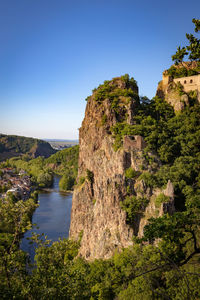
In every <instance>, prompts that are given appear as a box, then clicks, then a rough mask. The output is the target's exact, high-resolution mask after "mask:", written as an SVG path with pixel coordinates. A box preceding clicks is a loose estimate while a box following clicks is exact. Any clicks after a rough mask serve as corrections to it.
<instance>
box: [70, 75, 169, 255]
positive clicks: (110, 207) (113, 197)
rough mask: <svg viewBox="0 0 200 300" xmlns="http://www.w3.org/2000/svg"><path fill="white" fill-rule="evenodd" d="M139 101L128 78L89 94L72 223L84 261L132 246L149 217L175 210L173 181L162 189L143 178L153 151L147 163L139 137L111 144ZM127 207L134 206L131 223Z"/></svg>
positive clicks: (151, 168)
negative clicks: (79, 239) (133, 239)
mask: <svg viewBox="0 0 200 300" xmlns="http://www.w3.org/2000/svg"><path fill="white" fill-rule="evenodd" d="M138 104H139V97H138V87H137V84H136V82H135V81H134V79H133V78H131V79H129V77H127V76H122V77H120V78H114V79H113V80H111V81H106V82H104V84H103V85H100V86H99V87H98V89H95V90H94V92H93V95H92V96H90V97H88V98H87V107H86V111H85V118H84V120H83V122H82V126H81V128H80V131H79V145H80V152H79V170H78V178H77V186H76V187H75V190H74V195H73V201H72V212H71V226H70V237H71V238H75V239H78V238H79V237H80V235H81V237H82V239H81V248H80V255H82V256H84V257H85V258H86V259H94V258H109V257H110V256H111V255H112V254H113V253H114V252H115V251H116V250H117V251H119V250H120V249H121V248H123V247H127V246H129V245H131V244H132V238H133V235H138V236H142V234H143V228H144V226H145V224H146V223H147V219H148V218H149V217H151V216H158V215H161V214H163V213H165V212H171V213H172V212H173V211H174V205H173V186H172V184H171V182H168V185H167V188H166V190H164V191H161V190H159V189H153V188H152V187H149V186H148V184H147V183H145V180H143V179H142V177H141V175H142V174H144V173H145V174H146V176H147V175H148V174H150V173H152V172H154V169H156V168H157V167H158V166H159V164H160V162H159V160H158V158H157V157H156V156H155V155H154V154H152V153H150V154H149V155H151V158H152V161H153V163H152V164H151V165H150V164H149V163H148V160H147V159H146V158H145V156H144V153H143V149H144V148H145V146H146V145H145V142H144V141H143V138H142V137H141V136H128V135H126V136H124V138H123V139H122V140H121V141H118V142H120V143H119V145H120V146H118V147H117V148H116V147H115V146H116V139H115V138H114V135H113V134H112V133H113V128H115V130H117V128H118V127H117V126H119V128H120V126H121V125H122V124H134V116H135V113H136V110H137V106H138ZM158 196H160V198H162V199H161V200H162V201H160V202H159V201H157V202H158V203H157V204H156V201H155V199H157V198H158ZM163 199H164V200H163ZM127 203H128V204H127ZM130 203H131V205H129V204H130ZM126 207H128V209H133V207H135V215H134V222H132V220H130V218H129V214H128V211H127V210H126Z"/></svg>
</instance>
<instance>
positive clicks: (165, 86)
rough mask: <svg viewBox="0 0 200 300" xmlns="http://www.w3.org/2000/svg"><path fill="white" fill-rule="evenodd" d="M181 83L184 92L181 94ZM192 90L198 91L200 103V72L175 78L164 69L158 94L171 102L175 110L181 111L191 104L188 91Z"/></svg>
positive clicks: (197, 95)
mask: <svg viewBox="0 0 200 300" xmlns="http://www.w3.org/2000/svg"><path fill="white" fill-rule="evenodd" d="M180 85H181V88H182V92H183V93H181V94H180V91H179V86H180ZM190 91H196V97H197V101H198V102H199V103H200V74H198V75H193V76H188V77H181V78H175V79H174V78H173V77H172V76H169V75H168V74H167V71H164V72H163V77H162V81H161V82H160V83H159V84H158V88H157V92H156V95H157V96H159V97H160V98H163V99H165V100H166V101H167V102H168V103H170V104H171V105H172V106H173V107H174V110H175V111H180V110H183V109H184V107H185V106H187V105H189V97H188V93H189V92H190Z"/></svg>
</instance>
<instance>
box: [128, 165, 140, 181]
mask: <svg viewBox="0 0 200 300" xmlns="http://www.w3.org/2000/svg"><path fill="white" fill-rule="evenodd" d="M137 176H138V172H137V171H135V170H134V169H133V168H131V167H130V168H128V169H126V170H125V177H126V178H128V179H132V178H135V177H137Z"/></svg>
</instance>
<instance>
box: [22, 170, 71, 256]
mask: <svg viewBox="0 0 200 300" xmlns="http://www.w3.org/2000/svg"><path fill="white" fill-rule="evenodd" d="M59 180H60V177H59V176H57V175H55V176H54V182H53V186H52V188H51V189H48V191H41V192H39V194H38V202H39V206H38V207H37V208H36V210H35V212H34V214H33V217H32V223H33V224H36V226H34V227H33V228H32V229H31V230H28V231H27V232H26V233H25V234H24V237H23V238H22V241H21V245H20V248H21V249H22V250H23V251H26V252H28V253H29V255H30V258H31V261H33V260H34V255H35V247H34V244H29V240H27V238H30V237H31V236H32V232H34V233H36V234H42V233H44V234H45V235H47V238H48V239H49V240H52V241H58V239H59V238H67V237H68V235H69V227H70V219H71V207H72V194H67V193H63V192H59Z"/></svg>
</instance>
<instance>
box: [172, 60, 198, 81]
mask: <svg viewBox="0 0 200 300" xmlns="http://www.w3.org/2000/svg"><path fill="white" fill-rule="evenodd" d="M199 72H200V63H198V64H197V67H196V68H193V69H188V68H186V67H184V66H182V67H181V66H178V67H176V66H174V65H173V66H171V67H170V68H169V69H168V70H167V74H168V75H170V76H172V77H173V78H181V77H187V76H193V75H197V74H199Z"/></svg>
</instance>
